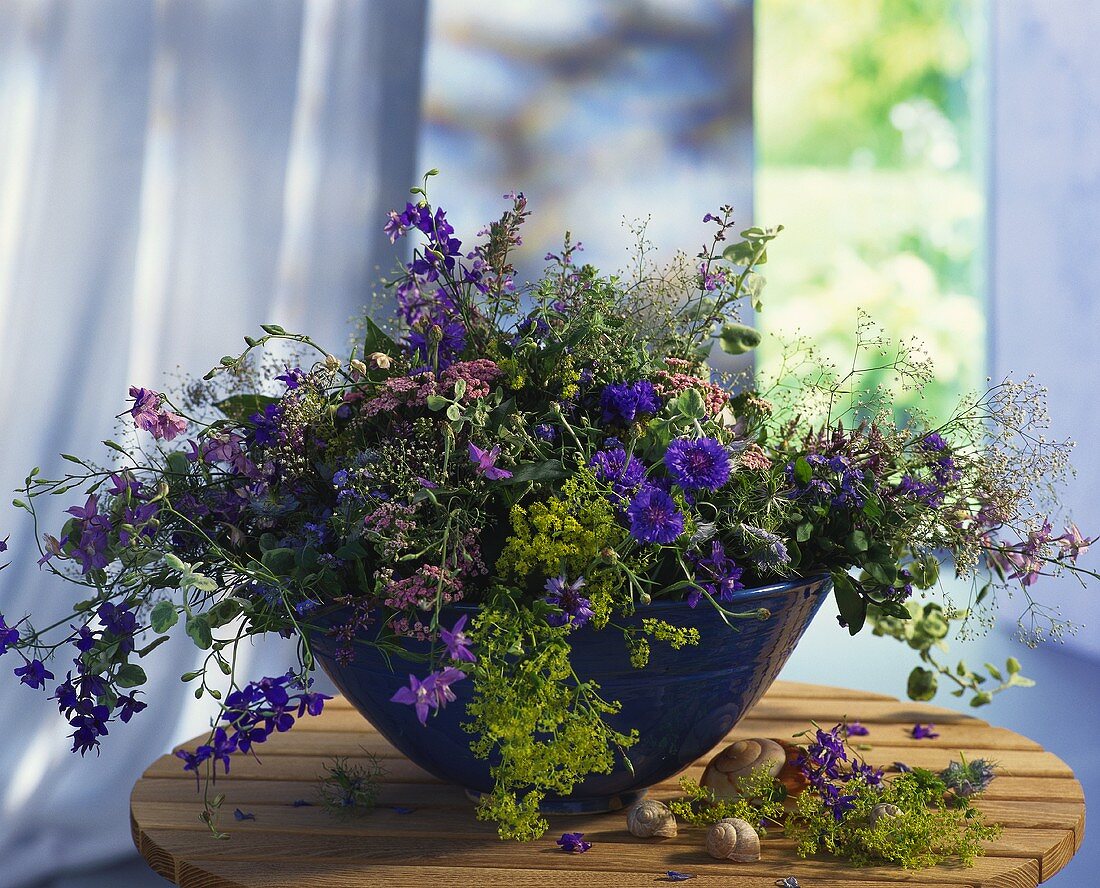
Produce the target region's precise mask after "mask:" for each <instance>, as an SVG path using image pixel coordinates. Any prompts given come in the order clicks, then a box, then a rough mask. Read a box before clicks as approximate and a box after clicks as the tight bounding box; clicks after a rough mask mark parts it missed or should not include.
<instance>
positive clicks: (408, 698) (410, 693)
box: [390, 675, 436, 725]
mask: <svg viewBox="0 0 1100 888" xmlns="http://www.w3.org/2000/svg"><path fill="white" fill-rule="evenodd" d="M433 684H434V682H433V680H432V676H430V675H429V676H428V677H427V678H426V679H424V681H421V680H420V679H418V678H417V677H416V676H415V675H410V676H409V686H408V687H407V688H398V689H397V693H395V694H394V695H393V696H392V697H390V702H391V703H404V704H406V705H408V706H412V707H413V708H414V709H415V710H416V717H417V718H418V719H419V720H420V724H422V725H426V724H427V723H428V710H430V709H434V708H436V704H435V703H434V702H433V693H432V692H433V687H432V686H433Z"/></svg>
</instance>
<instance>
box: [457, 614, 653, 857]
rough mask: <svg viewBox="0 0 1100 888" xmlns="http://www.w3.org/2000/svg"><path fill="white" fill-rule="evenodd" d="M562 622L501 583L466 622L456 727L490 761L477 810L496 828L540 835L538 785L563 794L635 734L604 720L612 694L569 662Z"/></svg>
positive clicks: (507, 833) (541, 791) (518, 835)
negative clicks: (462, 723) (467, 675)
mask: <svg viewBox="0 0 1100 888" xmlns="http://www.w3.org/2000/svg"><path fill="white" fill-rule="evenodd" d="M568 632H569V629H568V627H552V626H550V625H548V624H547V622H546V620H545V613H544V612H543V611H540V609H539V608H538V607H535V608H522V607H520V608H517V607H516V605H515V602H514V601H513V600H512V599H511V597H510V596H509V595H508V594H507V593H506V592H502V593H499V594H497V595H496V596H495V597H494V598H493V600H492V601H491V602H490V603H488V604H487V605H486V606H485V607H483V609H482V611H481V613H480V614H479V615H478V616H477V618H476V619H475V621H474V624H473V629H472V637H473V639H474V641H475V643H476V645H477V649H478V653H479V656H478V661H477V663H476V664H473V667H472V677H473V681H474V690H475V696H474V698H473V699H472V700H471V702H470V703H469V704H468V705H467V707H466V715H467V717H468V718H469V719H470V721H469V722H468V723H467V724H466V729H467V730H468V731H470V733H471V734H473V735H474V739H473V741H472V742H471V748H472V749H473V751H474V753H475V754H476V755H477V756H478V757H480V758H486V759H490V760H491V761H492V762H493V764H492V765H491V768H490V771H491V773H492V776H493V780H494V782H495V785H494V789H493V791H492V793H489V794H488V795H485V796H483V797H482V799H481V802H480V804H479V805H478V817H479V818H480V819H482V820H493V821H495V822H496V823H497V824H498V831H499V833H500V836H501V838H508V839H519V840H525V841H526V840H531V839H534V838H537V837H538V836H540V835H542V834H543V833H544V832H545V831H546V829H547V823H546V821H545V819H544V818H543V817H541V816H540V815H539V812H538V805H539V802H540V800H541V799H542V798H543V797H544V796H545V795H546V793H557V794H560V795H566V794H568V793H569V792H570V791H571V790H572V789H573V787H574V786H576V785H577V784H578V783H579V782H580V781H581V780H583V779H584V778H585V777H586V776H587V775H589V774H593V773H599V774H606V773H609V772H610V771H611V769H612V767H613V766H614V765H615V760H616V755H618V754H622V753H623V751H624V750H625V749H627V748H628V747H630V746H631V745H632V744H633V743H634V742H635V740H636V739H637V733H636V732H633V731H632V732H631V733H629V734H622V733H620V732H618V731H615V730H613V729H612V728H611V727H609V726H608V724H607V722H606V721H605V717H606V716H608V715H611V714H613V713H615V712H617V711H618V708H619V707H618V704H616V703H614V702H608V701H605V700H603V699H602V698H601V697H600V695H599V686H598V685H597V684H595V683H594V682H591V681H582V680H581V679H580V678H578V677H577V675H576V674H575V673H574V672H573V668H572V666H571V665H570V662H569V643H568V641H567V636H568Z"/></svg>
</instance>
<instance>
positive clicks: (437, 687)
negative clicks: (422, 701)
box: [425, 666, 466, 709]
mask: <svg viewBox="0 0 1100 888" xmlns="http://www.w3.org/2000/svg"><path fill="white" fill-rule="evenodd" d="M465 677H466V673H465V672H463V671H462V670H461V669H456V668H455V667H454V666H446V667H444V668H443V669H440V670H439V671H438V672H433V673H432V674H431V675H429V676H428V677H427V679H425V681H430V682H431V695H432V701H433V703H432V705H433V707H434V708H436V709H442V708H443V707H444V706H446V705H447V704H448V703H454V701H455V700H456V699H457V697H455V692H454V691H452V690H451V685H453V684H455V682H459V681H462V679H464V678H465Z"/></svg>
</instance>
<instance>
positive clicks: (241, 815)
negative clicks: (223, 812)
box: [233, 808, 256, 820]
mask: <svg viewBox="0 0 1100 888" xmlns="http://www.w3.org/2000/svg"><path fill="white" fill-rule="evenodd" d="M233 819H234V820H255V819H256V815H255V814H251V813H248V812H245V811H242V810H241V809H240V808H235V809H234V810H233Z"/></svg>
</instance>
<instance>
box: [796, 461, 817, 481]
mask: <svg viewBox="0 0 1100 888" xmlns="http://www.w3.org/2000/svg"><path fill="white" fill-rule="evenodd" d="M813 476H814V470H813V468H812V467H811V466H810V464H809V462H808V461H807V460H806V457H804V456H800V457H799V458H798V459H796V460H795V461H794V477H795V478H796V479H797V480H798V482H799V483H800V484H809V483H810V480H811V479H812V478H813Z"/></svg>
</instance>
